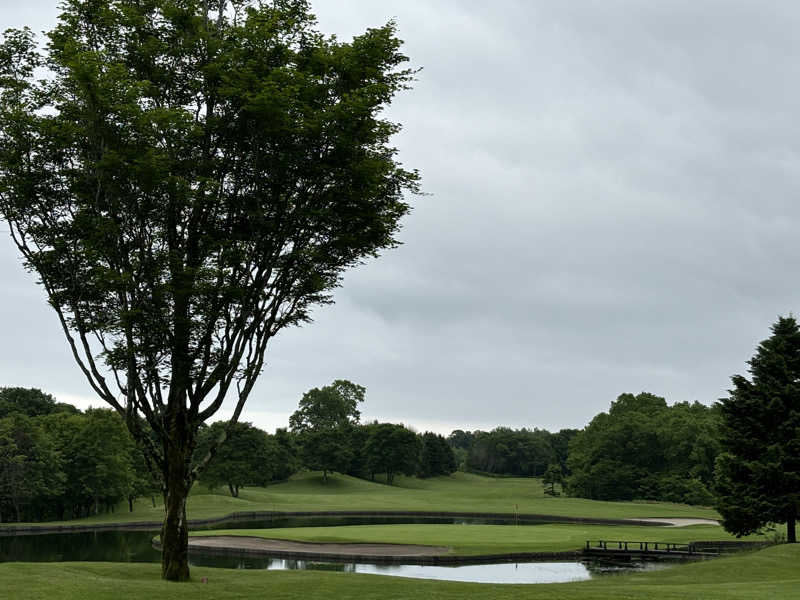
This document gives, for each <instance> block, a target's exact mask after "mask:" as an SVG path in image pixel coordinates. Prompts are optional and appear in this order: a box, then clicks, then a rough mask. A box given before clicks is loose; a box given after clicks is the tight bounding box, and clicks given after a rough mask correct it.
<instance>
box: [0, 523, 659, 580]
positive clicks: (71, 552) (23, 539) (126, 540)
mask: <svg viewBox="0 0 800 600" xmlns="http://www.w3.org/2000/svg"><path fill="white" fill-rule="evenodd" d="M464 522H468V523H477V524H484V523H491V524H498V521H496V520H482V519H452V518H412V519H409V518H407V517H406V518H402V519H400V518H396V517H377V518H375V517H295V518H280V519H273V520H266V521H232V522H227V523H218V524H215V525H213V526H211V527H207V529H221V528H224V529H236V528H243V529H255V528H270V527H303V526H305V527H310V526H315V527H319V526H330V525H365V524H366V525H369V524H379V523H380V524H383V523H464ZM505 524H507V523H505ZM526 526H535V524H532V523H531V524H528V525H526ZM156 534H157V532H155V531H119V530H117V531H92V532H79V533H58V534H41V535H15V536H0V562H7V561H25V562H60V561H107V562H159V561H160V560H161V553H160V552H159V551H158V550H156V549H155V548H153V546H152V539H153V536H154V535H156ZM190 563H191V564H192V565H193V566H205V567H217V568H228V569H273V570H326V571H343V572H349V573H373V574H378V575H394V576H401V577H414V578H423V579H442V580H448V581H464V582H478V583H562V582H569V581H585V580H587V579H592V578H596V577H602V576H607V575H613V574H621V573H630V572H641V571H649V570H656V569H663V568H667V567H668V566H670V565H671V564H674V562H673V561H670V562H669V563H661V562H654V561H627V562H618V563H614V562H607V561H598V560H580V561H573V562H565V561H559V562H525V563H500V564H479V565H476V564H469V565H461V566H455V565H454V566H421V565H396V564H392V565H383V564H366V563H348V562H334V561H330V562H323V561H317V560H314V561H309V560H291V559H284V558H271V557H268V556H244V557H233V556H215V555H203V554H194V553H193V554H192V555H191V557H190Z"/></svg>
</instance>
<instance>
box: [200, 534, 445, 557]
mask: <svg viewBox="0 0 800 600" xmlns="http://www.w3.org/2000/svg"><path fill="white" fill-rule="evenodd" d="M189 546H190V547H192V548H228V549H246V550H263V551H270V550H273V551H278V552H298V553H304V552H310V553H314V554H338V555H355V556H435V555H439V554H447V552H448V550H449V548H447V547H446V546H415V545H410V544H318V543H313V542H291V541H289V540H272V539H266V538H258V537H249V536H238V535H212V536H207V537H190V538H189Z"/></svg>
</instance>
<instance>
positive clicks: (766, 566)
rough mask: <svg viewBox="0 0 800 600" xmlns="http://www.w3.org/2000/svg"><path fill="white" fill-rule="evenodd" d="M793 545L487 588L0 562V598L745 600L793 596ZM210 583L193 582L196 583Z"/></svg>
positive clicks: (352, 577) (299, 574)
mask: <svg viewBox="0 0 800 600" xmlns="http://www.w3.org/2000/svg"><path fill="white" fill-rule="evenodd" d="M799 562H800V546H799V545H784V546H775V547H771V548H767V549H766V550H762V551H760V552H757V553H752V554H743V555H736V556H732V557H728V558H720V559H716V560H710V561H703V562H700V563H692V564H685V565H679V566H675V567H672V568H670V569H667V570H664V571H657V572H650V573H640V574H634V575H624V576H612V577H607V578H604V579H597V580H593V581H588V582H581V583H564V584H548V585H544V584H538V585H487V584H468V583H452V582H444V581H426V580H414V579H403V578H398V577H381V576H378V575H356V574H347V573H329V572H319V571H242V570H225V569H210V568H201V567H195V568H194V569H193V570H192V576H193V581H192V582H191V583H187V584H175V583H165V582H162V581H160V580H159V578H158V577H159V566H158V565H152V564H122V563H118V564H114V563H50V564H43V563H4V564H0V590H2V592H0V594H2V596H3V597H4V598H9V599H12V598H13V599H14V600H28V599H42V600H45V599H46V600H62V599H63V600H104V599H109V600H118V599H119V598H131V599H139V598H142V599H144V598H158V599H159V600H190V599H191V600H212V599H220V600H230V599H234V598H270V599H271V600H302V599H306V598H314V599H319V600H326V599H331V600H333V599H335V600H347V599H350V598H353V599H357V600H373V599H374V600H392V599H408V598H425V599H428V598H430V599H436V600H451V599H452V600H461V599H463V598H470V599H475V600H512V599H513V600H528V599H530V600H534V599H540V600H545V599H546V600H569V599H576V600H589V599H591V600H611V599H613V600H622V599H638V600H650V599H652V600H678V599H680V600H699V599H703V600H723V599H724V600H727V599H730V598H741V599H747V600H752V599H754V598H758V599H759V600H765V599H772V598H774V599H778V598H779V599H792V598H800V569H798V568H797V565H798V563H799ZM203 577H205V578H207V579H208V583H201V578H203Z"/></svg>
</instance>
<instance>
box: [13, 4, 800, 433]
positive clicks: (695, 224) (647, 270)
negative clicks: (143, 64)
mask: <svg viewBox="0 0 800 600" xmlns="http://www.w3.org/2000/svg"><path fill="white" fill-rule="evenodd" d="M312 6H313V8H314V10H315V12H316V13H317V15H318V17H319V25H320V29H321V30H322V31H323V32H325V33H330V34H333V33H335V34H337V35H338V36H339V37H340V38H343V39H349V38H350V37H351V36H352V35H354V34H357V33H359V32H361V31H363V30H364V29H365V28H366V27H369V26H377V25H381V24H383V23H385V22H386V21H387V20H389V19H391V18H394V19H396V21H397V24H398V28H399V34H400V37H401V38H402V39H404V40H405V41H406V46H405V52H406V54H408V56H409V57H411V59H412V64H413V65H414V66H421V67H423V71H422V72H421V73H420V75H419V81H418V82H417V84H416V87H415V89H414V90H412V91H410V92H406V93H405V94H403V95H402V96H401V97H399V98H398V99H397V101H396V103H395V104H394V105H393V106H392V108H391V110H390V111H389V114H390V116H391V118H393V119H394V120H397V121H399V122H401V123H403V124H404V131H403V132H402V134H400V135H399V136H398V137H397V139H396V143H397V146H398V148H399V149H400V157H401V159H402V161H403V162H404V163H405V164H406V165H407V166H409V167H413V168H417V169H419V170H420V171H421V173H422V176H423V187H424V190H425V191H426V192H428V193H430V194H431V196H429V197H422V198H414V199H412V203H413V205H414V211H413V213H412V214H411V215H410V216H409V217H408V218H406V220H405V222H404V228H403V231H402V233H401V239H402V240H403V241H404V245H403V246H402V247H400V248H399V249H396V250H392V251H389V252H387V253H386V254H385V255H384V256H383V257H381V258H380V259H379V260H377V261H373V262H371V263H369V264H368V265H366V266H364V267H361V268H359V269H357V270H355V271H353V272H351V273H349V274H348V275H347V277H346V279H345V281H344V286H343V288H342V289H341V290H339V291H338V292H337V294H336V304H335V305H333V306H328V307H325V308H322V309H319V310H317V311H316V313H315V318H316V321H315V323H313V324H311V325H307V326H305V327H303V328H301V329H294V330H291V331H286V332H284V333H282V334H281V335H280V336H279V337H278V338H277V339H276V340H275V342H274V345H273V346H272V351H271V353H270V360H269V364H268V366H267V368H266V370H265V372H264V374H263V375H262V378H261V380H260V383H259V384H258V386H257V388H256V390H255V392H254V394H253V396H252V397H251V400H250V401H249V404H248V407H247V408H246V409H245V414H244V419H246V420H250V421H253V422H254V423H256V424H257V425H259V426H262V427H265V428H269V429H272V428H274V427H275V426H285V425H286V423H287V420H288V415H289V414H290V413H291V412H292V411H293V410H294V409H295V408H296V406H297V402H298V400H299V398H300V396H301V395H302V393H303V392H304V391H306V390H308V389H309V388H311V387H317V386H322V385H325V384H327V383H330V382H331V381H332V380H334V379H339V378H344V379H350V380H352V381H355V382H357V383H360V384H362V385H364V386H366V387H367V400H366V402H365V405H364V407H363V411H362V412H363V415H364V417H365V418H369V419H372V418H377V419H380V420H387V421H396V422H397V421H402V422H405V423H408V424H410V425H413V426H415V427H417V428H418V429H421V430H422V429H434V430H437V431H440V432H443V433H447V432H449V431H450V430H451V429H453V428H463V429H475V428H482V429H488V428H492V427H494V426H497V425H508V426H512V427H523V426H525V427H544V428H548V429H551V430H553V429H558V428H561V427H583V426H584V425H585V424H586V423H587V422H588V420H589V419H591V417H592V416H593V415H594V414H596V413H597V412H599V411H601V410H606V409H607V408H608V405H609V403H610V402H611V401H612V400H613V399H614V398H615V397H616V396H617V395H618V394H620V393H622V392H634V393H636V392H640V391H643V390H646V391H649V392H652V393H655V394H658V395H662V396H665V397H666V398H667V400H668V401H669V402H677V401H685V400H688V401H693V400H699V401H700V402H704V403H711V402H713V401H714V400H716V399H717V398H719V397H721V396H722V395H724V394H725V390H726V389H727V388H728V386H729V377H730V375H732V374H733V373H737V372H745V370H746V364H745V363H746V361H747V360H748V359H749V358H750V356H751V355H752V354H753V351H754V348H755V346H756V344H757V343H758V341H759V340H761V339H764V338H765V337H767V336H768V335H769V326H770V324H771V323H772V322H774V321H775V320H776V318H777V316H778V315H780V314H788V313H789V312H791V311H795V312H797V311H798V310H800V302H799V301H798V300H799V297H800V282H798V274H799V273H800V241H799V240H798V234H797V232H798V231H800V203H798V197H800V195H799V194H798V192H800V190H799V189H798V188H799V187H800V169H798V163H797V162H796V161H797V160H798V154H799V153H800V131H798V130H799V129H800V119H797V118H796V114H795V113H796V111H797V107H798V106H800V77H798V70H800V38H798V36H797V31H798V29H800V4H798V3H797V2H771V3H768V4H765V3H762V2H756V1H753V2H737V1H735V0H726V1H725V2H717V1H710V0H705V1H703V2H697V1H678V0H676V1H672V2H659V1H649V2H640V1H631V2H622V1H614V0H602V1H586V2H531V1H527V0H524V1H523V0H499V1H497V2H485V1H473V0H424V1H423V0H402V1H395V0H349V1H347V0H315V1H313V2H312ZM57 12H58V11H57V2H55V1H54V0H27V1H26V2H19V1H18V0H13V1H11V0H0V27H2V28H3V29H5V28H6V27H19V26H22V25H25V24H27V25H29V26H31V27H32V28H33V29H35V30H42V29H46V28H49V27H51V26H52V25H53V24H54V23H55V20H56V15H57ZM0 281H2V283H3V293H2V296H1V297H0V298H1V299H0V323H2V324H3V334H2V336H3V340H4V342H5V343H3V344H0V385H6V386H10V385H15V386H33V387H40V388H42V389H44V390H46V391H49V392H51V393H53V394H54V395H56V396H57V397H59V398H60V399H63V400H65V401H71V402H74V403H76V404H78V405H80V406H87V405H88V404H89V403H92V404H94V405H98V404H99V401H98V400H96V399H93V398H92V396H91V391H90V389H89V388H88V385H87V384H86V383H85V382H84V381H83V380H82V379H81V377H80V376H79V373H78V370H77V368H76V367H75V366H74V365H73V363H72V361H71V358H70V356H69V354H68V351H67V345H66V343H65V342H64V340H63V339H62V336H61V334H60V333H59V328H58V324H57V321H56V319H55V316H54V314H51V313H52V311H51V309H49V308H48V307H47V306H46V305H45V303H44V300H43V296H42V293H41V292H40V290H39V289H38V287H37V286H36V285H35V284H34V283H33V281H34V280H33V278H32V277H31V276H29V275H27V274H25V273H24V271H23V270H22V268H21V267H20V264H19V260H18V257H17V255H16V251H15V249H14V248H13V247H12V246H11V243H10V242H9V241H8V240H7V238H6V237H5V236H3V237H2V239H0Z"/></svg>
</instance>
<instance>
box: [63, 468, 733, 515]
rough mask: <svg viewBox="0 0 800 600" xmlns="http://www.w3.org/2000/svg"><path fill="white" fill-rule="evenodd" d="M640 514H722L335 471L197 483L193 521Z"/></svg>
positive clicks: (148, 511)
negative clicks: (294, 515)
mask: <svg viewBox="0 0 800 600" xmlns="http://www.w3.org/2000/svg"><path fill="white" fill-rule="evenodd" d="M517 506H518V507H519V508H518V510H519V512H521V513H535V514H547V515H560V516H573V517H596V518H600V517H602V518H636V517H701V518H716V517H717V516H718V515H717V514H716V512H715V511H714V510H712V509H710V508H703V507H697V506H687V505H683V504H669V503H661V502H653V503H650V502H598V501H594V500H584V499H580V498H566V497H556V498H553V497H550V496H546V495H545V494H544V489H543V487H542V484H541V482H540V481H539V480H538V479H520V478H498V479H495V478H490V477H480V476H477V475H469V474H466V473H456V474H454V475H452V476H450V477H437V478H432V479H426V480H422V479H416V478H412V477H398V478H397V480H396V485H393V486H387V485H384V484H381V483H373V482H369V481H364V480H361V479H356V478H354V477H347V476H344V475H334V476H332V477H330V478H329V480H328V482H327V483H323V482H322V477H321V476H320V475H319V474H318V473H303V474H300V475H297V476H295V477H293V478H292V480H291V481H289V482H286V483H281V484H276V485H272V486H269V487H266V488H244V489H242V490H241V493H240V497H239V498H231V497H230V495H228V494H227V492H226V491H225V490H222V489H219V490H217V491H215V492H209V491H208V490H207V489H206V488H204V487H202V486H195V489H194V490H193V492H192V495H191V496H190V498H189V503H188V513H189V518H194V519H199V518H209V517H221V516H224V515H226V514H229V513H232V512H235V511H269V510H278V511H314V510H418V511H463V512H502V513H512V512H514V510H515V508H516V507H517ZM162 518H163V511H162V508H161V506H160V503H159V505H158V506H156V507H155V508H153V507H152V505H151V503H150V500H149V498H141V499H139V500H138V501H137V503H136V505H135V510H134V512H132V513H130V512H128V510H127V505H124V504H123V505H120V506H119V507H118V510H117V512H115V513H112V514H103V515H99V516H97V517H90V518H88V519H81V520H78V521H65V522H64V523H110V522H122V521H160V520H161V519H162Z"/></svg>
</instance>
